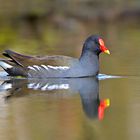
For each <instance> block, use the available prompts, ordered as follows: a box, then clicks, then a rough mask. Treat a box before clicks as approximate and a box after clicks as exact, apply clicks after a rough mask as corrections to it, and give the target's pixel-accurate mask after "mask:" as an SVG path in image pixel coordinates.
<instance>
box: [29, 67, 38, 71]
mask: <svg viewBox="0 0 140 140" xmlns="http://www.w3.org/2000/svg"><path fill="white" fill-rule="evenodd" d="M28 68H29V69H31V70H34V71H36V69H35V68H33V67H31V66H28Z"/></svg>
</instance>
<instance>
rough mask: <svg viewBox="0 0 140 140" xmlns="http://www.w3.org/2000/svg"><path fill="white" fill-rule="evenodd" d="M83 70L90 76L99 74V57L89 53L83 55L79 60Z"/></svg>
mask: <svg viewBox="0 0 140 140" xmlns="http://www.w3.org/2000/svg"><path fill="white" fill-rule="evenodd" d="M79 61H80V63H81V66H82V67H83V69H86V72H87V73H89V75H96V74H98V72H99V55H97V54H95V53H93V52H90V51H87V52H84V53H82V55H81V57H80V59H79Z"/></svg>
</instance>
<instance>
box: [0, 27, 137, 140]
mask: <svg viewBox="0 0 140 140" xmlns="http://www.w3.org/2000/svg"><path fill="white" fill-rule="evenodd" d="M89 28H90V29H91V30H86V32H84V33H81V36H76V34H77V33H76V34H75V33H69V34H68V33H65V34H67V37H68V38H67V39H66V41H65V42H63V41H60V42H59V43H58V44H61V46H60V47H58V48H57V47H56V46H55V45H53V50H49V51H48V52H49V54H50V53H51V54H54V53H56V52H57V54H58V53H59V54H65V55H71V54H72V56H79V54H80V49H81V44H82V43H81V41H82V40H83V38H84V37H85V36H87V34H88V33H90V32H92V33H93V32H96V30H99V29H102V30H101V31H100V32H101V34H103V35H104V37H106V38H105V40H106V44H107V46H110V47H108V48H109V49H110V51H111V55H110V56H108V55H104V54H101V57H100V70H101V73H106V75H104V74H103V75H100V76H99V79H98V78H95V77H90V78H76V79H74V78H72V79H45V80H39V79H15V78H12V79H11V78H9V77H7V76H6V75H4V73H0V77H1V78H0V79H1V80H0V82H1V85H0V139H2V140H22V139H23V140H38V139H40V140H43V139H51V140H52V139H53V140H63V139H64V140H85V139H86V140H93V139H94V140H112V139H114V140H118V139H119V140H128V139H130V140H131V139H133V140H137V139H139V137H140V129H139V128H140V123H139V118H140V86H139V85H140V84H139V83H140V65H139V55H140V53H139V52H140V47H139V44H140V41H139V35H140V32H139V29H140V28H139V27H138V26H135V25H129V26H125V25H117V26H116V25H115V26H113V25H109V26H107V25H106V26H105V27H104V28H103V26H97V29H95V28H91V26H89ZM103 29H104V30H103ZM87 32H88V33H87ZM74 34H75V35H74ZM64 36H65V35H63V34H62V33H61V36H59V39H60V40H62V38H63V37H64ZM67 40H69V42H67ZM58 44H57V45H58ZM66 44H67V46H68V48H71V50H69V49H68V48H67V47H64V46H66ZM71 46H77V47H71ZM24 51H25V52H30V50H29V51H27V50H26V49H25V50H24ZM72 52H73V53H72ZM33 53H35V54H38V53H40V54H44V50H40V49H38V48H37V49H35V48H34V52H33Z"/></svg>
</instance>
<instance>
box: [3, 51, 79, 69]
mask: <svg viewBox="0 0 140 140" xmlns="http://www.w3.org/2000/svg"><path fill="white" fill-rule="evenodd" d="M3 55H4V56H6V57H9V58H11V59H12V60H13V62H15V63H17V64H18V65H20V66H22V67H28V66H32V65H52V66H71V65H73V64H74V63H75V62H77V61H78V59H76V58H72V57H68V56H59V55H55V56H44V57H41V56H26V55H22V54H19V53H16V52H13V51H11V50H6V51H5V52H4V53H3Z"/></svg>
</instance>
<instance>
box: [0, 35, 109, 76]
mask: <svg viewBox="0 0 140 140" xmlns="http://www.w3.org/2000/svg"><path fill="white" fill-rule="evenodd" d="M101 52H105V53H108V54H110V53H109V50H108V49H107V48H106V47H105V45H104V42H103V40H102V39H101V38H100V37H99V36H96V35H92V36H90V37H88V38H87V40H86V41H85V43H84V45H83V50H82V53H81V56H80V58H79V59H77V58H73V57H68V56H59V55H55V56H44V57H41V56H26V55H22V54H19V53H16V52H13V51H11V50H5V52H4V53H3V55H4V56H6V57H8V58H9V59H8V60H7V59H0V66H1V67H2V68H3V69H4V70H5V71H6V72H7V73H8V74H9V75H10V76H24V77H31V78H47V77H87V76H95V75H97V74H98V72H99V54H100V53H101Z"/></svg>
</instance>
